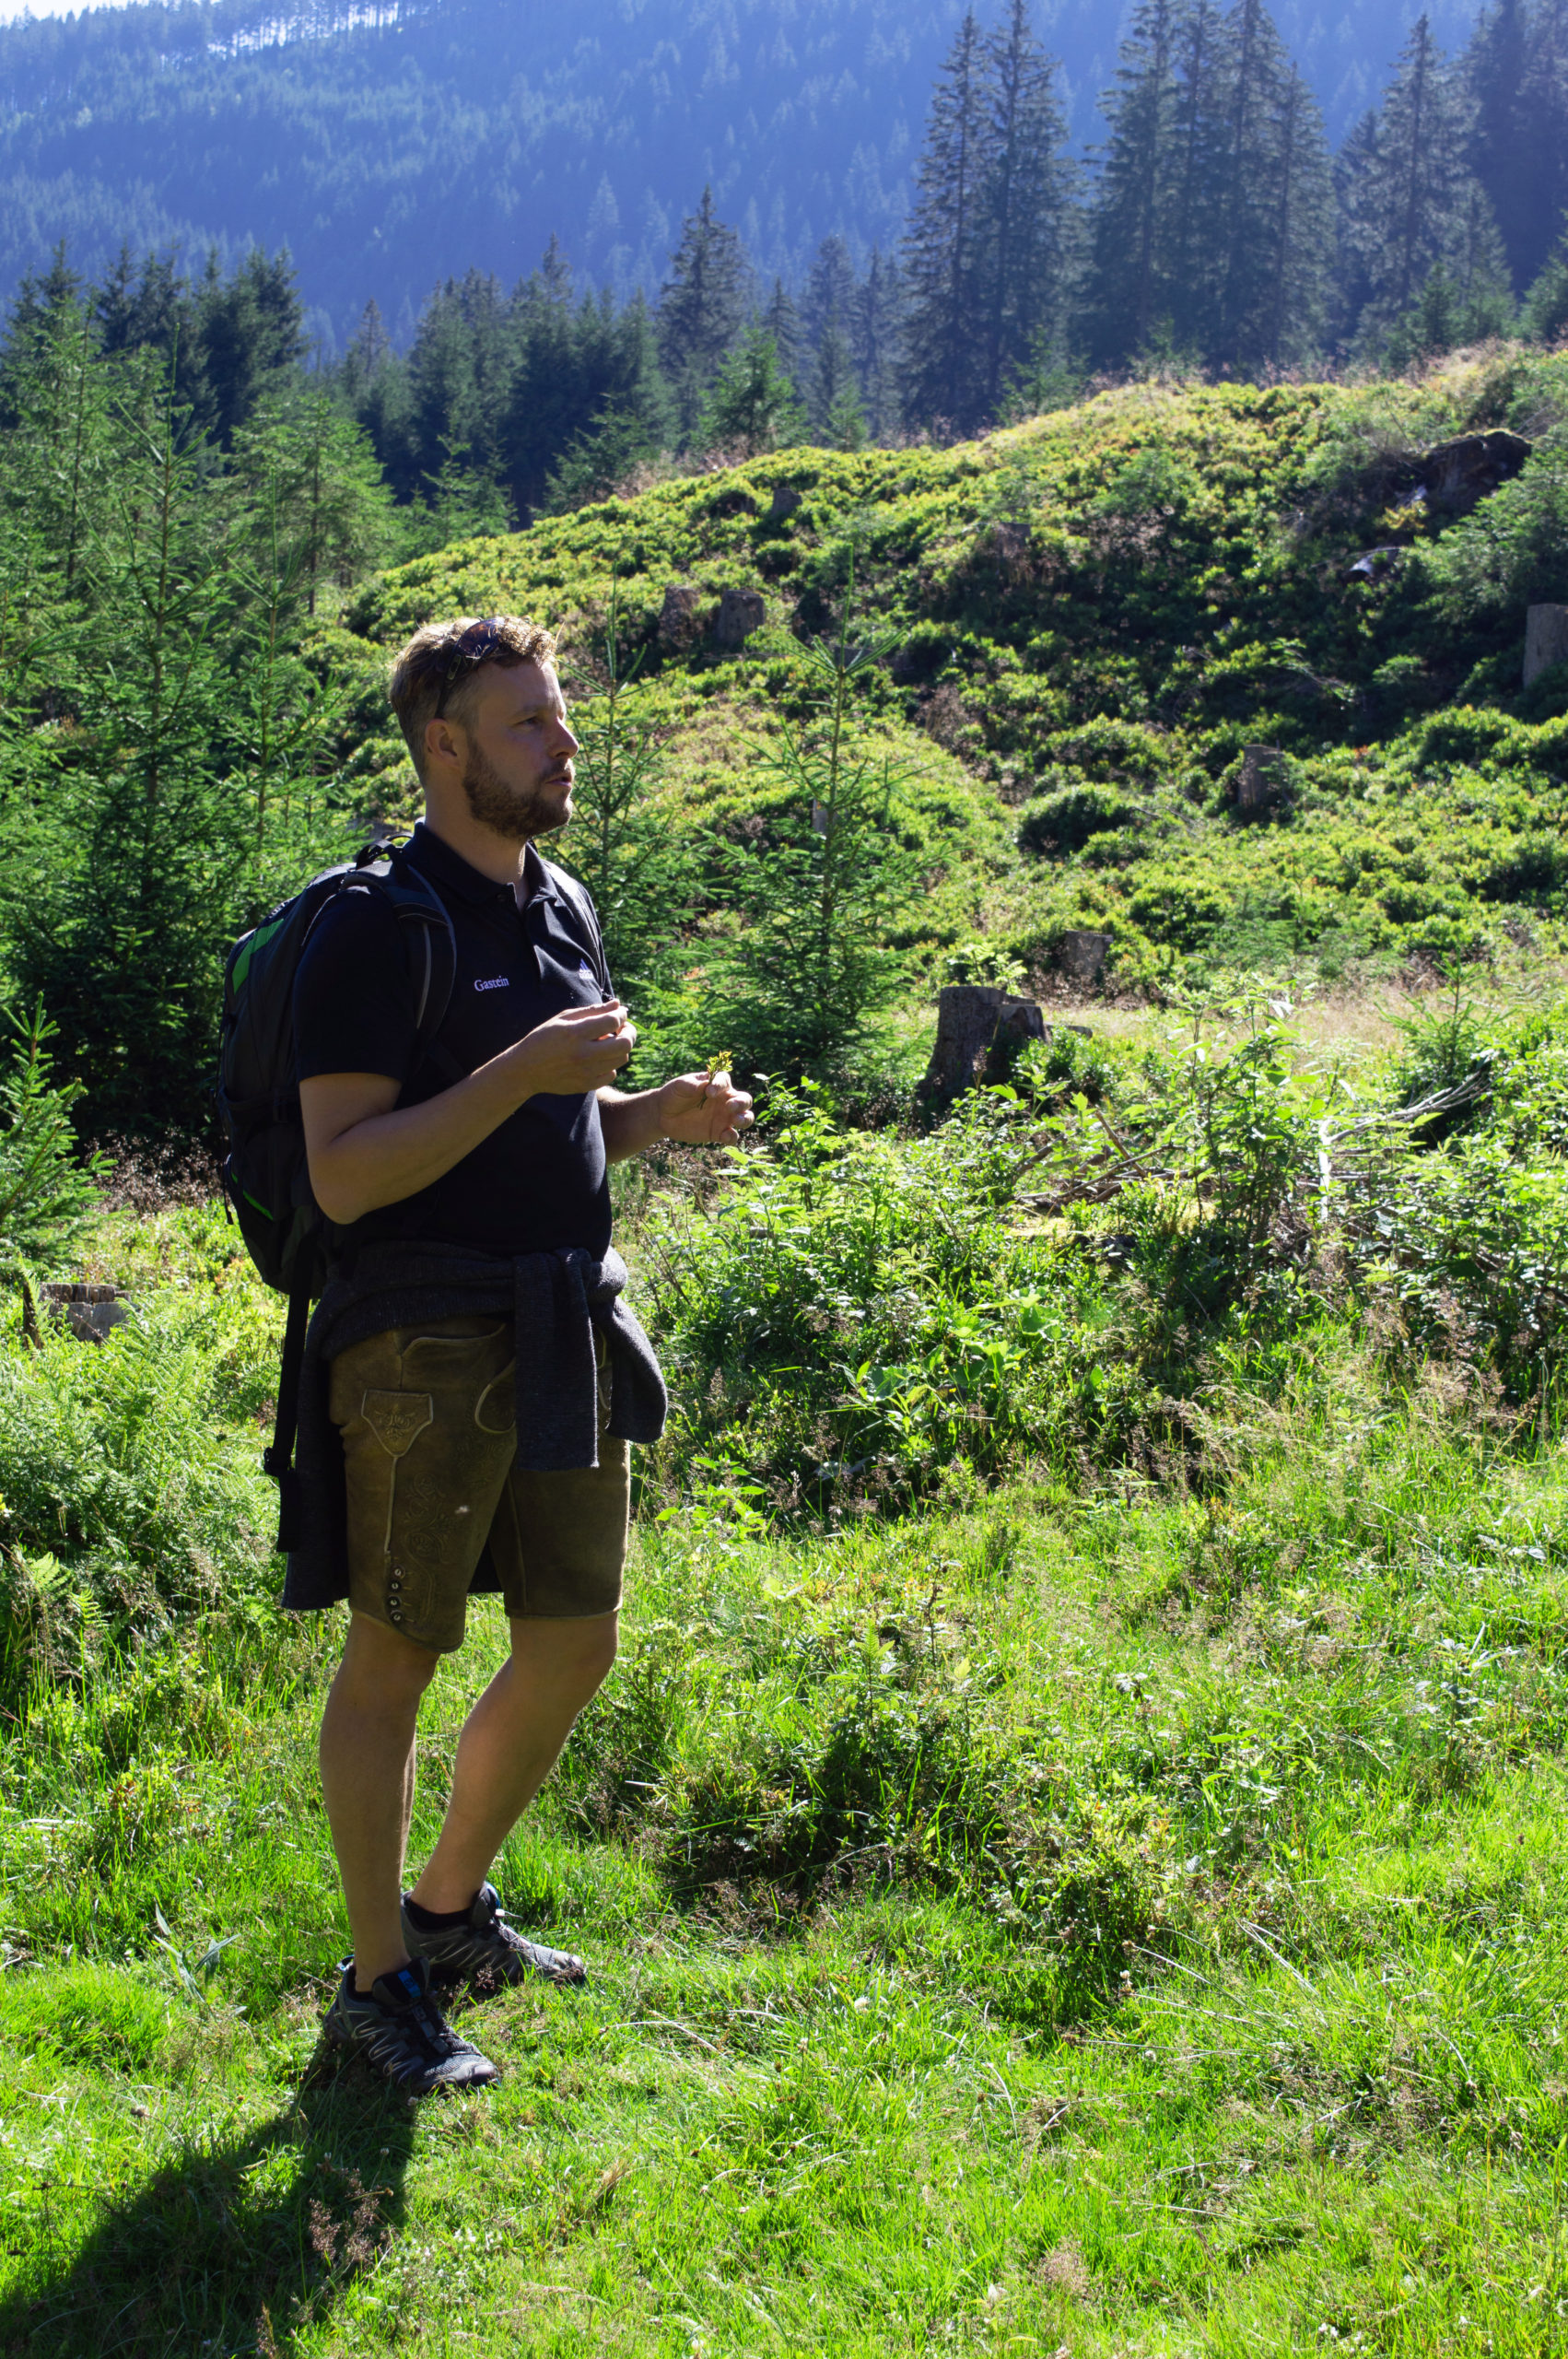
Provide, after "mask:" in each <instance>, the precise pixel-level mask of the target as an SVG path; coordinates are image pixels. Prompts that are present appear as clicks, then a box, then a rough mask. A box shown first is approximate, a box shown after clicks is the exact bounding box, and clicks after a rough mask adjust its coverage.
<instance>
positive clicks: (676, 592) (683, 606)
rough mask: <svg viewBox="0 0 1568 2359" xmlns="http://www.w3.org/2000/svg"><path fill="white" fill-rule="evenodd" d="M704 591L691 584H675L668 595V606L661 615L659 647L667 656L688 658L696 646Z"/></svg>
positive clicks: (667, 591) (666, 602)
mask: <svg viewBox="0 0 1568 2359" xmlns="http://www.w3.org/2000/svg"><path fill="white" fill-rule="evenodd" d="M701 596H702V593H701V591H700V590H698V589H696V588H695V587H694V586H693V584H692V583H690V582H688V581H673V582H672V583H671V584H670V586H669V588H668V589H667V590H666V591H665V593H664V604H663V605H662V607H661V609H660V614H659V647H660V652H661V654H664V655H684V654H685V651H686V650H687V649H688V648H689V647H692V646H694V645H695V644H696V636H697V632H698V630H699V629H700V628H701V625H700V624H699V622H698V619H697V611H696V610H697V601H698V600H699V599H700V597H701Z"/></svg>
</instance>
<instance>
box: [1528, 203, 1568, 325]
mask: <svg viewBox="0 0 1568 2359" xmlns="http://www.w3.org/2000/svg"><path fill="white" fill-rule="evenodd" d="M1520 325H1521V326H1522V327H1523V329H1524V331H1525V334H1527V335H1532V336H1535V337H1537V338H1538V339H1539V342H1540V343H1542V344H1555V343H1556V342H1557V341H1558V339H1559V338H1560V337H1562V336H1565V335H1568V222H1565V223H1564V225H1563V231H1562V237H1560V238H1559V240H1558V241H1557V244H1556V246H1555V247H1554V249H1553V250H1552V252H1550V254H1549V255H1548V257H1547V262H1546V267H1545V269H1544V270H1543V271H1542V272H1541V273H1540V276H1539V277H1538V278H1537V279H1536V281H1535V283H1534V285H1533V286H1532V287H1531V288H1530V290H1529V292H1528V294H1527V296H1526V297H1525V300H1524V304H1523V307H1522V309H1521V312H1520Z"/></svg>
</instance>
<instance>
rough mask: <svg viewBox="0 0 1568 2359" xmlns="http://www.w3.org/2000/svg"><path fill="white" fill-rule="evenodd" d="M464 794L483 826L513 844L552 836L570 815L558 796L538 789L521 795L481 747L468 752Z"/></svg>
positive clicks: (463, 780) (464, 772)
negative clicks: (484, 753)
mask: <svg viewBox="0 0 1568 2359" xmlns="http://www.w3.org/2000/svg"><path fill="white" fill-rule="evenodd" d="M462 791H463V793H464V794H465V795H466V796H467V798H468V807H469V810H470V811H471V812H472V813H473V815H474V818H475V819H477V820H478V822H479V825H480V826H481V827H488V828H489V830H490V832H491V834H492V835H497V836H502V837H504V838H505V839H506V840H507V842H509V843H527V842H528V841H529V840H530V839H532V837H534V836H547V835H551V834H553V833H554V832H555V830H556V828H557V827H565V826H566V824H567V820H568V816H569V814H568V812H567V811H566V810H564V809H563V808H562V805H561V803H560V800H559V799H558V795H557V794H556V793H551V794H549V795H546V794H544V792H541V791H540V790H539V789H537V788H536V789H534V790H533V791H532V792H520V791H519V790H518V789H517V788H516V787H513V786H509V785H508V784H507V782H506V780H505V779H504V778H503V777H502V776H501V774H500V772H499V770H497V769H496V767H495V765H494V764H493V763H492V762H490V761H489V760H487V759H486V757H485V755H483V754H482V753H481V752H480V750H479V748H478V746H477V745H470V746H469V749H468V759H467V761H466V762H465V763H464V765H463V771H462Z"/></svg>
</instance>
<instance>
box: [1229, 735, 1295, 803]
mask: <svg viewBox="0 0 1568 2359" xmlns="http://www.w3.org/2000/svg"><path fill="white" fill-rule="evenodd" d="M1286 777H1287V773H1286V769H1285V757H1284V755H1283V754H1282V753H1281V750H1280V748H1279V746H1278V745H1244V746H1243V747H1242V749H1241V776H1240V777H1239V778H1238V779H1237V780H1236V809H1237V810H1238V811H1267V810H1268V808H1269V806H1270V804H1271V803H1279V802H1281V800H1282V799H1283V796H1284V792H1285V784H1286Z"/></svg>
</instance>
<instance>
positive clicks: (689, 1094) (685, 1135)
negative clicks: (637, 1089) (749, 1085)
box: [659, 1073, 755, 1146]
mask: <svg viewBox="0 0 1568 2359" xmlns="http://www.w3.org/2000/svg"><path fill="white" fill-rule="evenodd" d="M659 1097H660V1100H661V1103H660V1109H659V1110H660V1117H661V1124H662V1128H663V1132H664V1136H665V1137H666V1138H667V1139H679V1140H680V1141H681V1142H682V1144H683V1145H685V1146H732V1145H733V1144H734V1143H735V1141H736V1140H737V1139H738V1138H739V1137H740V1135H741V1133H742V1132H743V1131H749V1130H750V1128H751V1126H752V1123H753V1121H754V1120H755V1117H754V1115H753V1113H752V1101H751V1099H750V1098H749V1097H747V1096H746V1093H745V1091H744V1090H743V1089H736V1088H735V1087H734V1086H732V1084H731V1080H730V1076H729V1074H716V1075H714V1076H713V1077H712V1078H711V1079H710V1078H709V1076H708V1074H705V1073H683V1074H677V1075H676V1077H675V1079H674V1080H673V1081H667V1082H666V1083H665V1084H664V1086H663V1087H662V1089H661V1090H660V1092H659Z"/></svg>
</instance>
